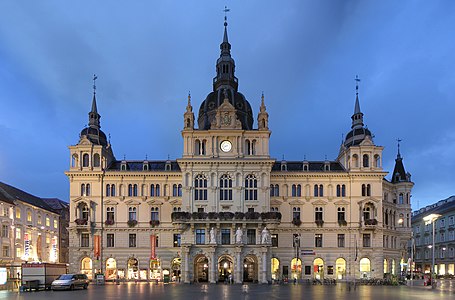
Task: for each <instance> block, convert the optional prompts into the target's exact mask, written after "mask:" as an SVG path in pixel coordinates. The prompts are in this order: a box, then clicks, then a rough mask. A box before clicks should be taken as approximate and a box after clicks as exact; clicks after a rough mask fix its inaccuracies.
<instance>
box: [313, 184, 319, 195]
mask: <svg viewBox="0 0 455 300" xmlns="http://www.w3.org/2000/svg"><path fill="white" fill-rule="evenodd" d="M314 196H315V197H319V187H318V185H317V184H315V185H314Z"/></svg>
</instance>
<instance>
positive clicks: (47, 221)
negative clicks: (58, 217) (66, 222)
mask: <svg viewBox="0 0 455 300" xmlns="http://www.w3.org/2000/svg"><path fill="white" fill-rule="evenodd" d="M46 226H47V227H49V226H51V220H50V219H49V217H46Z"/></svg>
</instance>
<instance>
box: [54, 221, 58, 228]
mask: <svg viewBox="0 0 455 300" xmlns="http://www.w3.org/2000/svg"><path fill="white" fill-rule="evenodd" d="M54 228H55V229H57V228H58V222H57V220H54Z"/></svg>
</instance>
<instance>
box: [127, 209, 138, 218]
mask: <svg viewBox="0 0 455 300" xmlns="http://www.w3.org/2000/svg"><path fill="white" fill-rule="evenodd" d="M136 213H137V209H136V207H129V208H128V220H129V221H133V220H137V219H136V216H137V215H136Z"/></svg>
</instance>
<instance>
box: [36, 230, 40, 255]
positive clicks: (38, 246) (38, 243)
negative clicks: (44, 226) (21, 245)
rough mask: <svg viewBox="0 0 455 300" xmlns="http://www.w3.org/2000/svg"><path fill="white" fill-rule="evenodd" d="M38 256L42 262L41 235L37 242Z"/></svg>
mask: <svg viewBox="0 0 455 300" xmlns="http://www.w3.org/2000/svg"><path fill="white" fill-rule="evenodd" d="M36 255H37V256H38V259H39V260H41V234H40V235H38V239H37V240H36Z"/></svg>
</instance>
